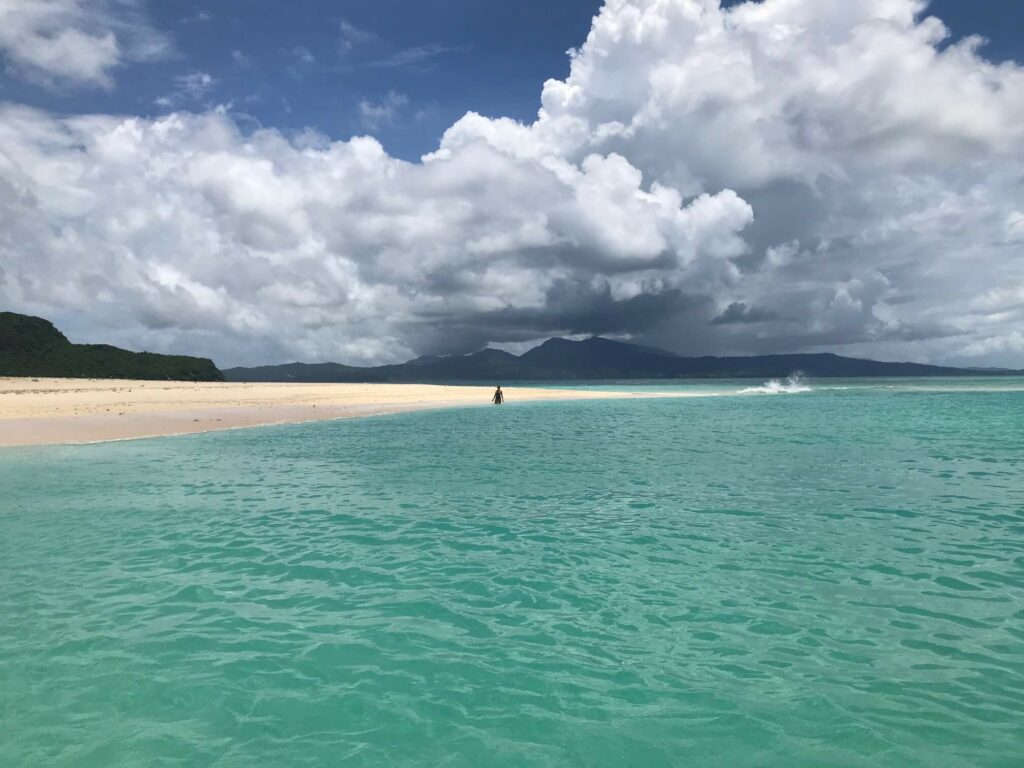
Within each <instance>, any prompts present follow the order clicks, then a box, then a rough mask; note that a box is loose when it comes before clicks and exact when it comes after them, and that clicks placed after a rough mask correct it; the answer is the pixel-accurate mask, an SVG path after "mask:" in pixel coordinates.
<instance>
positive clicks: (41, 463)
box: [0, 379, 1024, 766]
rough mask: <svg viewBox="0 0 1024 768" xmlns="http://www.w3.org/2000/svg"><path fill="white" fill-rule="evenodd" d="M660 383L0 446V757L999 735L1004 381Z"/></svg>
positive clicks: (1022, 541) (646, 747) (1010, 479)
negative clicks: (685, 392)
mask: <svg viewBox="0 0 1024 768" xmlns="http://www.w3.org/2000/svg"><path fill="white" fill-rule="evenodd" d="M625 386H627V387H635V385H632V384H631V385H625ZM676 386H683V387H687V386H690V387H694V388H695V389H694V393H695V394H713V395H717V396H713V397H693V398H681V399H677V400H633V401H607V402H585V403H571V402H569V403H564V402H563V403H552V404H531V405H515V404H514V403H513V404H510V405H509V406H506V407H503V408H500V409H498V408H480V409H463V410H450V411H438V412H432V413H418V414H405V415H400V416H387V417H380V418H373V419H365V420H354V421H339V422H328V423H319V424H311V425H301V426H292V427H274V428H264V429H255V430H244V431H237V432H227V433H215V434H207V435H199V436H191V437H182V438H164V439H157V440H145V441H137V442H127V443H113V444H106V445H93V446H80V447H59V448H44V449H31V450H6V451H2V452H0V498H2V499H3V501H0V510H2V511H0V713H2V721H3V724H4V737H3V738H2V739H0V765H67V766H129V765H132V766H134V765H138V766H150V765H156V764H163V765H183V766H192V765H195V766H200V765H203V766H205V765H213V764H216V765H217V766H256V765H266V766H277V765H289V766H322V765H336V764H346V765H367V766H370V765H373V766H380V765H451V766H462V765H466V766H476V765H488V766H504V765H507V766H520V765H530V766H566V765H587V766H605V765H608V766H611V765H616V766H622V765H637V766H658V765H682V764H696V765H721V766H735V765H759V766H775V765H778V766H796V765H807V766H812V765H826V764H827V765H848V766H879V765H893V766H896V765H899V766H906V765H921V766H962V765H983V766H1011V765H1018V764H1019V762H1018V761H1019V756H1020V753H1021V749H1022V745H1024V385H1022V383H1021V381H1020V380H1019V379H991V380H988V379H985V380H975V379H970V380H927V381H921V380H913V381H903V380H882V381H872V382H863V381H862V382H857V381H853V382H826V383H813V382H812V383H810V384H809V385H805V386H804V387H800V389H804V388H805V387H809V389H810V391H797V390H793V391H791V392H789V393H782V394H778V395H774V396H773V395H765V396H757V395H756V394H755V395H753V396H752V395H750V394H746V395H744V394H739V390H741V389H746V388H751V387H757V386H759V383H758V382H747V383H740V384H736V383H735V382H733V383H729V384H728V385H718V384H716V383H714V382H712V383H708V382H696V383H693V384H682V385H676ZM701 387H704V388H708V389H709V390H710V391H706V392H700V391H698V390H699V388H701ZM716 387H718V389H716ZM723 389H724V390H726V391H722V390H723Z"/></svg>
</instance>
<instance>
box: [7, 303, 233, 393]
mask: <svg viewBox="0 0 1024 768" xmlns="http://www.w3.org/2000/svg"><path fill="white" fill-rule="evenodd" d="M0 376H54V377H61V378H69V377H74V378H84V379H95V378H99V379H145V380H167V379H170V380H174V381H224V374H223V373H221V372H220V371H219V370H218V369H217V366H215V365H214V364H213V361H212V360H208V359H206V358H202V357H185V356H183V355H158V354H155V353H153V352H129V351H128V350H125V349H119V348H117V347H111V346H108V345H106V344H72V343H71V342H70V341H68V339H67V337H65V336H64V334H62V333H61V332H60V331H58V330H57V329H56V328H55V327H54V326H53V323H51V322H50V321H49V320H44V319H43V318H41V317H32V316H30V315H19V314H17V313H14V312H0Z"/></svg>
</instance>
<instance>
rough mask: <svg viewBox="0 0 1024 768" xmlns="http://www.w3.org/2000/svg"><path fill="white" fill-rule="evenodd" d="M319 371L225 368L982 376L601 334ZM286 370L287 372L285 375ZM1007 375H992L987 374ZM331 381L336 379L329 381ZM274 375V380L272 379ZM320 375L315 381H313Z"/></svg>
mask: <svg viewBox="0 0 1024 768" xmlns="http://www.w3.org/2000/svg"><path fill="white" fill-rule="evenodd" d="M314 368H316V367H315V366H276V367H275V366H269V367H266V368H258V369H253V368H239V369H233V370H229V371H226V372H225V374H226V375H227V376H228V378H229V379H232V380H244V381H280V380H285V379H282V377H283V376H284V375H286V374H287V376H288V378H287V379H286V380H288V381H301V380H303V379H302V378H301V377H302V376H309V377H310V378H309V379H308V380H310V381H331V380H334V381H396V382H397V381H421V382H422V381H434V382H487V383H488V384H490V383H505V382H514V381H530V380H536V381H558V380H578V381H588V380H589V381H593V380H601V379H687V378H759V379H770V378H785V377H787V376H789V375H791V374H793V373H797V372H801V373H803V374H804V375H806V376H810V377H831V376H851V377H855V376H954V375H961V376H962V375H971V374H975V375H977V374H978V373H980V372H978V371H965V370H960V369H957V368H944V367H940V366H932V365H919V364H916V363H883V362H876V361H874V360H859V359H856V358H851V357H841V356H839V355H836V354H834V353H831V352H823V353H817V354H792V355H761V356H753V357H711V356H705V357H682V356H680V355H678V354H676V353H674V352H669V351H667V350H664V349H657V348H654V347H647V346H643V345H640V344H633V343H631V342H626V341H615V340H614V339H608V338H605V337H603V336H591V337H589V338H586V339H581V340H578V341H577V340H573V339H566V338H563V337H559V336H555V337H553V338H550V339H548V340H546V341H544V342H543V343H541V344H539V345H538V346H536V347H533V348H532V349H530V350H527V351H526V352H524V353H523V354H521V355H513V354H511V353H509V352H504V351H502V350H500V349H494V348H492V347H485V348H484V349H481V350H478V351H476V352H473V353H471V354H468V355H450V356H443V357H442V356H437V355H433V356H431V355H424V356H422V357H418V358H416V359H415V360H412V361H410V362H408V363H405V364H404V365H385V366H380V367H378V368H353V367H348V366H340V365H337V366H336V369H331V368H329V367H325V369H318V370H314ZM285 369H287V370H285ZM999 373H1002V374H1005V373H1008V372H1005V371H1000V372H998V373H996V372H992V373H991V374H990V375H998V374H999ZM331 376H334V377H335V378H333V379H332V378H330V377H331ZM275 377H277V378H275ZM314 377H315V378H314Z"/></svg>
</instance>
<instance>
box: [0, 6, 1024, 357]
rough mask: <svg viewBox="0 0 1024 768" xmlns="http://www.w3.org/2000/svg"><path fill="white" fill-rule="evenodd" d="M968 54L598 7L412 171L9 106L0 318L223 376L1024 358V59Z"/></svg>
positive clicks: (751, 19)
mask: <svg viewBox="0 0 1024 768" xmlns="http://www.w3.org/2000/svg"><path fill="white" fill-rule="evenodd" d="M2 2H3V0H0V3H2ZM55 4H56V5H67V4H71V5H74V6H76V7H82V6H84V5H85V2H84V0H79V2H77V3H72V2H71V0H66V2H63V1H62V2H61V3H56V0H55ZM2 7H3V6H2V5H0V8H2ZM97 39H102V38H97ZM0 45H3V43H2V41H0ZM980 45H981V44H980V41H978V40H976V39H973V38H967V39H965V40H962V41H960V42H956V43H952V44H951V43H950V40H949V33H948V31H947V30H946V29H945V27H944V26H943V25H942V23H941V22H940V21H938V20H937V19H934V18H931V17H928V16H927V13H926V8H925V7H924V5H923V3H920V2H915V1H914V0H863V2H858V3H849V2H846V1H845V0H764V1H763V2H760V3H746V4H743V5H738V6H735V7H732V8H730V9H722V8H721V7H719V4H718V2H717V1H716V0H704V1H703V2H700V1H698V0H608V2H606V4H605V5H604V7H603V8H602V9H601V12H600V14H599V15H598V16H597V17H595V19H594V22H593V27H592V29H591V31H590V34H589V36H588V38H587V40H586V41H585V42H584V43H583V44H582V45H581V47H580V48H579V49H577V50H575V51H573V52H572V53H571V56H572V62H571V71H570V74H569V76H568V77H567V78H566V79H565V80H564V81H559V80H550V81H548V82H547V83H545V84H544V86H543V90H542V93H541V108H540V111H539V114H538V118H537V120H536V121H535V122H534V123H532V124H521V123H517V122H515V121H512V120H509V119H504V118H489V117H484V116H481V115H477V114H474V113H470V114H467V115H466V116H465V117H463V118H462V119H461V120H460V121H458V122H457V123H456V124H455V125H453V126H452V127H451V128H449V129H448V131H447V132H446V133H445V134H444V136H443V137H442V138H441V141H440V145H439V147H438V149H437V151H436V152H434V153H432V154H430V155H428V156H426V157H425V158H423V160H422V162H418V163H408V162H405V161H402V160H399V159H396V158H393V157H390V156H389V155H388V154H387V153H386V152H385V150H384V149H383V148H382V147H381V145H380V144H379V143H378V142H377V141H376V140H374V139H372V138H368V137H361V138H355V139H352V140H350V141H345V142H338V141H334V142H332V141H330V140H328V139H327V138H325V137H323V136H320V135H318V134H316V133H313V132H307V133H305V134H302V135H300V136H286V135H283V134H282V133H280V132H277V131H274V130H261V131H257V132H255V133H245V132H243V131H242V130H241V129H240V128H239V126H238V125H236V124H235V122H234V121H233V120H232V118H231V115H230V113H229V112H228V111H226V110H223V109H220V110H213V111H210V112H206V113H202V114H192V113H185V112H181V113H176V114H172V115H169V116H166V117H162V118H159V119H153V120H148V119H141V118H134V117H122V116H109V115H87V116H86V115H83V116H71V117H60V116H55V115H51V114H47V113H42V112H39V111H36V110H32V109H28V108H25V107H22V106H18V105H15V104H5V105H2V106H0V299H2V300H3V303H4V304H5V305H7V306H9V307H10V308H12V309H16V310H19V311H31V312H34V313H37V314H42V315H44V316H50V317H54V318H60V317H67V318H68V319H69V322H71V323H72V325H74V324H77V327H78V331H79V333H78V336H82V335H86V336H89V335H91V338H89V339H88V340H99V339H104V340H107V339H114V340H116V341H118V342H120V343H123V344H126V345H129V346H132V347H135V348H149V349H153V350H159V351H164V350H168V349H176V350H179V351H192V352H195V353H203V354H207V355H210V356H213V357H214V358H215V359H216V360H217V361H218V362H219V363H221V364H225V365H230V364H237V363H255V362H276V361H284V360H290V359H303V360H309V361H317V360H340V361H344V362H353V363H376V362H388V361H394V360H398V359H402V358H405V357H410V356H412V355H414V354H419V353H433V352H456V351H467V350H469V349H472V348H476V347H479V346H482V345H484V344H488V343H507V344H516V343H523V342H529V341H531V340H534V339H540V338H544V337H546V336H549V335H552V334H588V333H602V334H618V335H622V336H630V337H633V338H637V339H640V340H642V341H645V342H648V343H656V344H660V345H662V346H666V347H669V348H672V349H676V350H678V351H682V352H692V353H697V352H700V353H705V352H720V353H751V352H774V351H782V350H787V351H803V350H814V349H824V348H828V349H834V350H836V351H840V352H847V353H856V354H866V355H873V356H877V357H881V358H888V359H894V358H902V359H914V360H930V361H935V362H951V361H952V362H956V361H961V362H963V361H977V362H978V363H979V364H982V363H985V364H988V363H1002V364H1014V365H1020V366H1024V337H1022V335H1021V334H1020V332H1019V330H1018V329H1019V327H1020V321H1021V319H1024V184H1022V180H1024V162H1022V160H1021V158H1022V157H1024V151H1022V150H1024V70H1022V68H1021V67H1020V66H1018V65H1017V64H1015V63H1001V64H1000V63H993V62H989V61H987V60H985V58H984V57H983V55H982V52H981V47H980ZM4 50H5V52H6V54H7V59H8V61H9V62H12V64H11V65H12V66H19V64H18V59H17V57H16V56H15V55H14V54H12V53H11V52H10V49H9V48H4ZM33 66H35V65H33ZM113 66H114V65H113V64H111V65H104V66H100V67H99V68H98V69H95V70H94V71H95V72H98V73H99V74H98V75H96V76H94V77H93V78H92V81H93V82H98V83H102V78H103V77H109V73H110V71H111V69H112V67H113ZM52 74H53V75H54V76H56V75H58V74H60V73H59V72H53V73H52ZM97 78H99V79H98V80H97ZM65 325H66V324H65ZM68 330H69V332H70V335H72V337H75V336H76V333H75V331H76V328H75V327H68ZM76 340H86V339H85V338H76Z"/></svg>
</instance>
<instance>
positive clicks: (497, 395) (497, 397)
mask: <svg viewBox="0 0 1024 768" xmlns="http://www.w3.org/2000/svg"><path fill="white" fill-rule="evenodd" d="M491 402H492V403H494V404H495V405H501V404H502V403H504V402H505V393H504V392H502V391H501V385H500V384H499V385H498V388H497V389H496V390H494V397H492V398H491Z"/></svg>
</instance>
